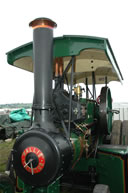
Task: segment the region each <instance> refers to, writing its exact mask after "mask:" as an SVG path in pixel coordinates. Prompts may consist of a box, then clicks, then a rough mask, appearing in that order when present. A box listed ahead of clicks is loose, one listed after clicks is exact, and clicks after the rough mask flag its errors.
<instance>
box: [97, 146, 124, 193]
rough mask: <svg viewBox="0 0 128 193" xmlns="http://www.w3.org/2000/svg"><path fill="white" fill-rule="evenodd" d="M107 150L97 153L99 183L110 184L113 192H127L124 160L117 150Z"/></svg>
mask: <svg viewBox="0 0 128 193" xmlns="http://www.w3.org/2000/svg"><path fill="white" fill-rule="evenodd" d="M107 151H108V150H107V149H104V151H103V152H100V151H99V152H98V154H97V173H98V183H100V184H107V185H109V187H110V191H111V193H126V189H125V188H126V185H125V181H126V178H125V174H124V167H125V166H124V160H123V159H121V155H120V154H119V153H116V151H115V153H112V152H109V153H108V152H107ZM109 151H110V150H109Z"/></svg>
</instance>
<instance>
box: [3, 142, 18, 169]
mask: <svg viewBox="0 0 128 193" xmlns="http://www.w3.org/2000/svg"><path fill="white" fill-rule="evenodd" d="M14 141H15V140H12V141H11V142H2V143H0V172H4V171H5V169H6V164H7V161H8V156H9V154H10V152H11V149H12V147H13V144H14Z"/></svg>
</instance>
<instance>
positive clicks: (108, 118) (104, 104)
mask: <svg viewBox="0 0 128 193" xmlns="http://www.w3.org/2000/svg"><path fill="white" fill-rule="evenodd" d="M99 116H100V131H101V133H102V134H105V135H108V134H110V133H111V130H112V98H111V91H110V89H109V88H108V87H102V89H101V93H100V105H99Z"/></svg>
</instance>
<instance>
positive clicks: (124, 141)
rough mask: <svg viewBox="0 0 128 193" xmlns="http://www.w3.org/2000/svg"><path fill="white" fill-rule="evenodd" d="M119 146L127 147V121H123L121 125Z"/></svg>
mask: <svg viewBox="0 0 128 193" xmlns="http://www.w3.org/2000/svg"><path fill="white" fill-rule="evenodd" d="M121 144H122V145H128V121H123V123H122V137H121Z"/></svg>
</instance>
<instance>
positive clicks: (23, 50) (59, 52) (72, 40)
mask: <svg viewBox="0 0 128 193" xmlns="http://www.w3.org/2000/svg"><path fill="white" fill-rule="evenodd" d="M87 49H97V50H103V51H104V52H105V54H106V56H107V58H108V61H109V62H110V63H111V64H112V66H113V69H114V70H115V72H116V74H117V77H118V79H119V80H120V81H121V82H122V80H123V77H122V74H121V72H120V69H119V67H118V64H117V61H116V58H115V56H114V54H113V51H112V49H111V46H110V44H109V41H108V39H106V38H97V37H89V36H62V37H57V38H54V43H53V55H54V58H57V57H67V56H74V55H75V56H78V55H79V54H80V52H81V51H83V50H87ZM24 57H31V58H33V45H32V42H30V43H27V44H24V45H22V46H20V47H18V48H16V49H13V50H11V51H10V52H8V53H7V61H8V63H9V64H11V65H14V62H15V61H16V60H18V59H20V58H24Z"/></svg>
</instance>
